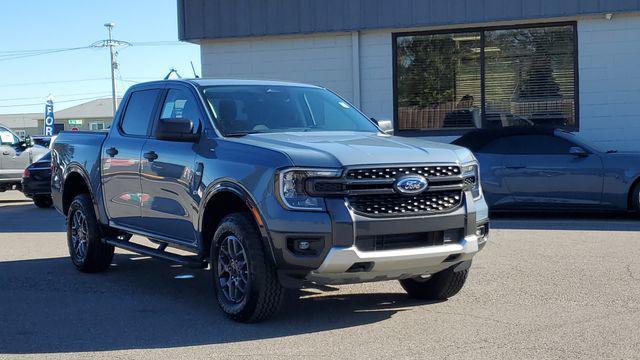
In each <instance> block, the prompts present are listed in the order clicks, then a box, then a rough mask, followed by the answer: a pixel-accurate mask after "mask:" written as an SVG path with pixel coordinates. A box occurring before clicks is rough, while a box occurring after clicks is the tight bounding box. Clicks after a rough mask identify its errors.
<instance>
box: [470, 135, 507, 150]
mask: <svg viewBox="0 0 640 360" xmlns="http://www.w3.org/2000/svg"><path fill="white" fill-rule="evenodd" d="M512 139H513V137H510V136H509V137H503V138H497V139H495V140H493V141H491V142H490V143H488V144H486V145H485V146H483V147H482V148H481V149H480V150H478V152H479V153H485V154H511V153H513V148H514V146H513V141H512Z"/></svg>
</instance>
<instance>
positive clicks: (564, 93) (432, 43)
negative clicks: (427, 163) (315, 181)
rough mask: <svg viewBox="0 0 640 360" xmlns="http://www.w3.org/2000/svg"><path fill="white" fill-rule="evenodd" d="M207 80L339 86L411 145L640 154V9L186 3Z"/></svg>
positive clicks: (356, 1)
mask: <svg viewBox="0 0 640 360" xmlns="http://www.w3.org/2000/svg"><path fill="white" fill-rule="evenodd" d="M178 27H179V36H180V39H181V40H183V41H189V42H193V43H196V44H199V45H200V47H201V63H202V75H203V76H204V77H220V78H258V79H278V80H290V81H298V82H306V83H311V84H317V85H321V86H325V87H327V88H329V89H332V90H334V91H335V92H337V93H339V94H340V95H342V96H343V97H345V98H346V99H347V100H349V101H351V102H352V103H354V104H355V105H357V106H359V107H360V108H361V109H362V110H363V111H364V112H365V113H366V114H367V115H369V116H371V117H374V118H376V119H390V120H393V124H394V130H395V133H396V134H397V135H403V136H424V137H435V138H436V139H439V140H444V141H449V140H451V139H453V138H455V136H459V135H460V134H462V133H464V132H466V131H469V129H474V128H499V127H506V126H512V125H554V126H559V127H563V128H565V129H568V130H571V131H575V132H578V133H580V135H582V136H583V137H585V138H587V139H588V140H590V141H592V142H594V143H596V144H601V145H602V146H604V147H609V148H616V149H621V150H640V141H638V137H640V60H639V59H640V0H562V1H559V0H484V1H477V0H323V1H319V0H178Z"/></svg>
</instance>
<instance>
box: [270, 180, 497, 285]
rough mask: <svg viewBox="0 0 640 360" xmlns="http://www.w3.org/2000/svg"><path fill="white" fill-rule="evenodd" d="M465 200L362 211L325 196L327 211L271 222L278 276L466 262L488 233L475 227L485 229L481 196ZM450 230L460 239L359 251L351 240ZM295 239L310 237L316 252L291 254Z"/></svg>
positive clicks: (427, 269) (350, 274) (326, 279)
mask: <svg viewBox="0 0 640 360" xmlns="http://www.w3.org/2000/svg"><path fill="white" fill-rule="evenodd" d="M465 199H466V200H465V201H464V202H463V204H462V205H461V206H460V207H459V208H458V209H456V210H455V211H453V212H449V213H445V214H433V215H427V216H407V217H376V218H374V217H367V216H362V215H359V214H356V213H354V212H353V211H352V210H351V209H350V208H349V206H348V205H347V204H346V203H345V200H344V199H338V198H335V199H327V201H326V204H327V213H309V212H307V213H304V212H290V216H288V217H287V218H288V220H289V221H280V222H275V223H272V225H275V226H271V227H270V237H271V241H272V244H273V245H274V246H273V249H274V250H275V251H274V255H275V258H276V262H277V263H278V268H279V273H280V274H281V280H282V281H283V282H285V283H286V284H289V283H290V281H291V280H293V281H312V282H317V283H323V284H346V283H358V282H366V281H383V280H391V279H403V278H409V277H415V276H419V275H428V274H433V273H436V272H438V271H441V270H444V269H446V268H448V267H451V266H455V265H457V264H460V263H462V262H467V261H470V260H471V259H472V258H473V256H474V255H475V254H476V253H477V252H478V251H480V250H481V249H482V248H483V247H484V245H485V243H486V241H487V238H488V237H487V235H488V234H480V236H477V235H476V230H477V229H478V228H479V227H480V226H484V225H485V224H486V227H485V229H486V230H488V221H489V219H488V209H487V206H486V203H485V201H484V199H483V198H480V199H478V200H475V201H474V200H472V196H471V194H470V193H466V194H465ZM280 215H281V214H280ZM279 218H281V219H282V217H279ZM302 229H304V230H302ZM454 229H456V230H459V231H460V232H459V238H457V239H455V241H454V242H451V243H446V244H444V245H435V246H424V247H412V248H402V249H394V250H374V251H363V250H362V248H358V246H357V243H356V239H358V237H362V236H365V237H366V236H376V235H402V234H415V233H423V232H437V231H448V230H454ZM301 230H302V231H301ZM296 239H305V240H310V241H311V242H312V244H314V245H313V246H314V250H315V251H314V252H313V253H312V254H300V253H297V254H296V253H295V251H292V249H291V244H292V241H295V240H296ZM291 286H292V287H294V286H296V285H295V284H294V285H291Z"/></svg>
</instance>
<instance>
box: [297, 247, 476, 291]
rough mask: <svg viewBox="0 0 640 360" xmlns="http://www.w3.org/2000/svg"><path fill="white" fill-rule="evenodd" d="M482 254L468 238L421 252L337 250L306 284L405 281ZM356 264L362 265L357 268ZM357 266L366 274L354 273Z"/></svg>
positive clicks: (352, 248) (361, 272) (353, 248)
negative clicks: (311, 282) (310, 282)
mask: <svg viewBox="0 0 640 360" xmlns="http://www.w3.org/2000/svg"><path fill="white" fill-rule="evenodd" d="M478 251H479V245H478V237H477V236H475V235H470V236H466V237H465V238H464V239H463V240H462V241H461V242H460V243H458V244H451V245H442V246H430V247H421V248H411V249H401V250H387V251H368V252H363V251H360V250H358V249H357V248H356V247H355V246H351V247H334V248H332V249H331V250H330V251H329V254H328V255H327V257H326V258H325V260H324V262H323V263H322V265H321V266H320V267H319V268H318V269H317V270H314V271H312V272H311V273H309V275H308V276H307V280H310V281H313V282H319V283H323V284H348V283H359V282H367V281H384V280H394V279H405V278H411V277H415V276H419V275H427V274H433V273H437V272H439V271H441V270H444V269H446V268H449V267H451V266H453V265H455V264H459V263H461V262H464V261H469V260H471V258H472V257H473V255H475V254H476V253H477V252H478ZM356 264H363V265H361V266H359V267H358V266H357V265H356ZM354 265H356V266H357V268H358V269H365V271H357V272H352V270H350V269H353V267H354Z"/></svg>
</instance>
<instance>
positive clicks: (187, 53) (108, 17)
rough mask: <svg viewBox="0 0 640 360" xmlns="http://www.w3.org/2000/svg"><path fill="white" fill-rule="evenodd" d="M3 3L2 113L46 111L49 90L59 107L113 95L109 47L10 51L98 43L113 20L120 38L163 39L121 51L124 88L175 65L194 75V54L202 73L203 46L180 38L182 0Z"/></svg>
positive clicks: (0, 15) (161, 74)
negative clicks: (179, 6) (36, 53)
mask: <svg viewBox="0 0 640 360" xmlns="http://www.w3.org/2000/svg"><path fill="white" fill-rule="evenodd" d="M2 5H3V6H2V12H1V13H0V113H1V114H12V113H25V112H42V111H44V101H45V99H46V97H47V95H48V94H49V93H51V94H53V96H54V104H55V110H60V109H63V108H67V107H70V106H73V105H77V104H79V103H82V102H85V101H89V100H90V99H93V98H98V97H109V96H111V95H110V94H111V80H109V77H110V72H109V50H108V49H107V48H97V49H83V50H75V51H64V52H59V53H53V54H47V55H39V56H31V57H24V58H17V59H11V58H10V57H11V56H13V55H15V54H16V53H13V51H18V50H39V49H58V48H73V47H83V46H88V45H91V44H92V43H93V42H95V41H97V40H103V39H105V38H106V37H107V30H106V28H105V27H104V26H103V24H104V23H106V22H114V23H115V28H114V38H115V39H119V40H125V41H128V42H132V43H141V42H142V43H145V42H146V43H148V42H162V43H161V44H160V45H158V44H157V43H156V44H153V45H154V46H149V45H147V46H142V45H143V44H140V45H134V46H131V47H127V48H120V49H119V50H118V52H119V56H118V62H119V63H120V75H121V76H122V78H123V79H124V80H126V81H124V82H120V83H119V86H118V88H119V91H120V92H122V91H123V90H126V88H127V87H128V86H130V85H132V84H133V83H134V81H136V82H140V81H147V80H152V79H158V78H162V77H164V76H165V75H166V74H167V73H168V72H169V70H170V69H171V68H172V67H174V68H176V69H177V70H178V72H179V73H180V74H181V75H182V76H184V77H192V76H193V72H192V70H191V65H190V63H189V62H190V61H193V64H194V66H195V68H196V71H197V72H198V73H199V72H200V53H199V47H198V46H197V45H193V44H189V43H180V42H178V27H177V15H176V0H109V1H106V0H100V1H95V0H92V1H80V0H73V1H72V0H57V1H50V0H22V1H7V2H3V4H2ZM165 42H167V43H165ZM34 103H35V104H36V105H28V104H34ZM21 105H25V106H21Z"/></svg>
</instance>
